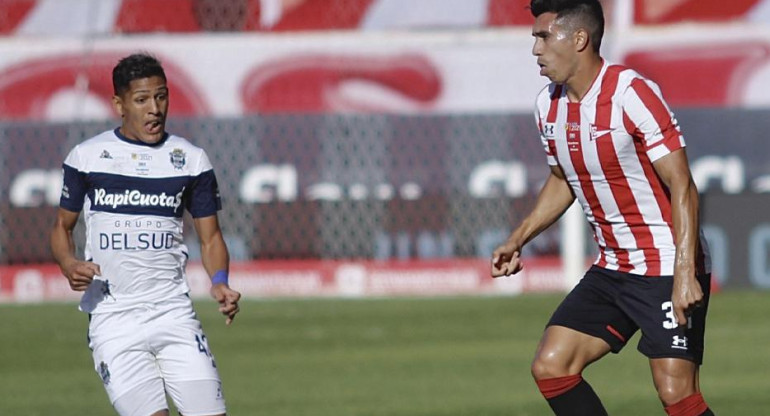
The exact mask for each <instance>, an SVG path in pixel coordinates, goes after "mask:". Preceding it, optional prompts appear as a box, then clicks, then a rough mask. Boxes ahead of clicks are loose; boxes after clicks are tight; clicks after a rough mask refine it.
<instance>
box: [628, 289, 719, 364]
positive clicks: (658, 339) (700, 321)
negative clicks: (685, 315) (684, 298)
mask: <svg viewBox="0 0 770 416" xmlns="http://www.w3.org/2000/svg"><path fill="white" fill-rule="evenodd" d="M698 280H699V282H700V283H701V287H702V290H703V295H704V302H703V305H702V306H701V307H700V308H697V309H695V310H694V311H693V313H692V314H691V315H690V317H689V319H688V323H687V325H683V326H679V325H678V324H677V322H676V317H675V315H674V311H673V304H672V303H671V291H672V288H673V277H671V276H662V277H642V276H633V275H630V276H629V281H630V283H631V284H629V285H628V287H627V292H626V293H624V295H623V297H622V301H621V302H622V306H623V308H624V311H625V312H626V313H627V314H628V315H629V316H631V318H632V319H633V320H634V322H636V323H637V325H639V327H640V328H641V330H642V337H641V339H640V340H639V345H638V349H639V351H640V352H641V353H642V354H644V355H646V356H647V357H649V358H651V359H655V358H681V359H684V360H687V361H692V362H693V363H695V364H698V365H699V364H701V363H702V362H703V347H704V342H703V341H704V335H705V329H706V312H707V311H708V303H709V289H710V280H711V277H710V275H702V276H699V277H698Z"/></svg>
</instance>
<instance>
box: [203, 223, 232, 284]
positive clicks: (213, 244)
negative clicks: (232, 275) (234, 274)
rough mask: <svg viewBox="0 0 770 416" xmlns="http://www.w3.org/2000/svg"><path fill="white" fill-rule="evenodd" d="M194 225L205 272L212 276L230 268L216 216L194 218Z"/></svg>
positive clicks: (228, 257) (225, 246) (228, 256)
mask: <svg viewBox="0 0 770 416" xmlns="http://www.w3.org/2000/svg"><path fill="white" fill-rule="evenodd" d="M194 225H195V232H197V233H198V238H199V239H200V243H201V260H202V261H203V267H204V268H205V269H206V272H207V273H208V274H209V276H213V275H214V273H216V272H217V271H219V270H225V271H227V269H228V267H229V266H230V254H229V253H228V252H227V245H225V240H224V238H223V237H222V231H221V230H220V228H219V221H218V219H217V216H216V215H211V216H208V217H202V218H196V219H195V220H194Z"/></svg>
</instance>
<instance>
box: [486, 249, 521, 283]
mask: <svg viewBox="0 0 770 416" xmlns="http://www.w3.org/2000/svg"><path fill="white" fill-rule="evenodd" d="M520 254H521V245H520V244H518V243H516V242H513V241H506V242H505V244H503V245H501V246H500V247H498V248H496V249H495V251H494V252H493V253H492V277H500V276H510V275H512V274H516V273H518V272H520V271H521V270H522V269H523V268H524V263H522V262H521V258H520V257H519V255H520Z"/></svg>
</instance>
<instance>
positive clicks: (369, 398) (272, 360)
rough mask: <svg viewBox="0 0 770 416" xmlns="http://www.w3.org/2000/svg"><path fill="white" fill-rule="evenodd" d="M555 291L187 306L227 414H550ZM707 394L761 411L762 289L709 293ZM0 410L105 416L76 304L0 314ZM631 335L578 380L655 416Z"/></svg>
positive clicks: (626, 408)
mask: <svg viewBox="0 0 770 416" xmlns="http://www.w3.org/2000/svg"><path fill="white" fill-rule="evenodd" d="M560 298H561V296H557V295H527V296H520V297H516V298H476V297H468V298H451V299H446V298H434V299H379V300H275V301H247V302H244V303H243V305H242V312H241V315H239V317H238V319H237V320H236V321H235V323H234V324H233V326H231V327H225V326H224V323H223V320H222V319H221V318H220V317H219V316H217V313H216V310H215V309H216V308H215V305H214V304H213V303H211V302H202V301H199V302H197V303H196V307H197V310H198V313H199V315H200V317H201V320H202V321H203V324H204V328H205V330H206V332H207V335H208V337H209V340H210V341H209V344H210V346H211V348H212V349H213V350H214V354H215V355H216V357H217V362H218V366H219V369H220V372H221V376H222V378H223V381H224V384H225V395H226V398H227V402H228V408H229V414H230V415H270V416H284V415H285V416H302V415H312V416H326V415H329V416H331V415H334V416H346V415H349V416H376V415H382V416H385V415H388V416H397V415H398V416H428V415H430V416H449V415H453V416H456V415H473V416H498V415H517V416H525V415H548V414H550V413H549V409H548V407H547V405H546V404H545V402H544V401H543V400H542V398H541V396H540V394H539V393H538V391H537V389H536V388H535V385H534V383H533V382H532V381H531V379H530V376H529V361H530V359H531V356H532V351H533V350H534V348H535V345H536V342H537V340H538V338H539V335H540V333H541V331H542V326H543V324H544V323H545V321H546V320H547V318H548V316H549V315H550V312H551V310H552V309H553V308H554V306H555V305H556V304H557V303H558V302H559V300H560ZM709 315H710V321H709V327H708V331H707V353H706V363H705V365H704V367H703V368H702V370H701V374H702V376H701V378H702V380H701V385H702V389H703V391H704V395H705V397H706V398H707V400H708V401H709V403H710V404H711V406H712V408H713V409H714V410H715V412H716V413H717V414H719V415H739V416H740V415H760V414H768V413H769V412H770V410H768V409H770V376H769V375H768V374H770V348H768V346H770V324H769V323H768V317H769V316H770V293H767V292H766V293H762V292H728V293H720V294H718V295H716V296H714V297H713V298H712V305H711V308H710V311H709ZM0 316H2V320H0V336H2V341H1V343H0V353H1V354H0V374H1V375H2V376H1V377H0V415H16V414H19V415H27V416H34V415H52V414H54V415H59V416H67V415H110V414H114V412H113V411H112V408H111V406H110V405H109V403H108V401H107V396H106V394H105V393H104V391H103V389H102V385H101V381H100V379H99V378H98V377H97V375H96V373H95V372H94V371H93V370H92V362H91V357H90V352H89V350H88V348H87V347H86V326H87V322H86V321H87V318H86V316H85V315H84V314H82V313H80V312H78V311H77V310H76V307H75V305H73V304H46V305H30V306H12V305H6V306H1V307H0ZM635 348H636V339H634V340H632V344H631V345H630V346H629V347H628V348H626V350H625V351H623V352H622V353H621V354H619V355H610V356H608V357H606V358H605V359H604V360H602V361H601V362H599V363H596V364H595V365H594V366H592V367H591V368H589V369H588V370H587V371H586V372H585V373H584V376H585V377H586V378H587V379H588V380H589V381H590V382H591V383H592V385H593V386H594V388H595V390H596V391H597V392H598V393H599V395H600V396H601V397H602V399H603V400H604V403H605V405H606V407H607V408H608V411H609V413H610V414H611V415H628V416H649V415H664V413H663V411H662V409H661V406H660V404H659V403H658V401H657V399H656V396H655V392H654V389H653V387H652V383H651V381H650V376H649V369H648V366H647V361H646V359H645V358H644V357H643V356H642V355H640V354H639V353H638V352H637V351H636V349H635Z"/></svg>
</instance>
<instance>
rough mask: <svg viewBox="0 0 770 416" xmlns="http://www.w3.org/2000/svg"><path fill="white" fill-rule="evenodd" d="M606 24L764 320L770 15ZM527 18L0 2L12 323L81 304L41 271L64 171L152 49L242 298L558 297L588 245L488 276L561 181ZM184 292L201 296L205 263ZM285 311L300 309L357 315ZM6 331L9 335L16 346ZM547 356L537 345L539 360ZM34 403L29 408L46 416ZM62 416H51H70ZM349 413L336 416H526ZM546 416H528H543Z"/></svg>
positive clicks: (632, 18) (749, 9)
mask: <svg viewBox="0 0 770 416" xmlns="http://www.w3.org/2000/svg"><path fill="white" fill-rule="evenodd" d="M603 3H604V5H605V9H606V10H605V11H606V13H607V21H608V30H607V33H606V37H605V42H604V45H603V54H604V56H605V57H606V58H608V59H609V60H611V61H613V62H617V63H624V64H628V65H629V66H632V67H634V68H635V69H637V70H639V71H640V72H642V73H643V74H645V75H647V76H649V77H650V78H652V79H653V80H655V81H656V82H658V83H659V84H660V85H661V87H662V89H663V92H664V94H665V97H666V99H667V100H668V103H669V104H670V105H671V106H672V107H673V109H674V111H675V113H676V114H677V118H678V119H679V121H680V124H681V126H682V128H683V131H684V133H685V138H686V140H687V141H688V144H690V147H689V148H688V154H689V157H690V162H691V166H692V169H693V175H694V176H695V180H696V182H697V184H698V186H699V189H700V191H701V192H702V198H703V201H702V210H703V212H702V216H703V224H704V230H705V232H706V234H707V238H708V239H709V242H710V244H711V248H712V253H713V256H714V259H713V261H714V276H715V281H714V286H715V287H717V288H718V289H720V290H724V291H725V292H733V293H725V294H724V295H720V296H725V297H726V299H733V302H734V303H735V304H741V299H743V297H742V296H744V295H745V296H750V297H752V299H757V297H759V299H761V296H762V295H763V294H764V293H765V292H764V290H767V289H770V256H768V254H769V252H770V217H768V214H767V212H768V210H767V207H768V206H770V197H769V196H768V192H770V158H769V157H768V155H770V141H768V140H767V139H766V136H767V134H768V133H767V132H768V131H770V88H768V85H770V0H734V1H730V2H725V1H722V0H614V1H612V0H610V1H604V2H603ZM527 5H528V0H0V303H5V304H20V305H21V306H20V307H19V309H17V308H16V307H11V306H4V307H3V308H2V309H0V310H3V312H2V313H3V314H4V315H5V314H6V313H8V314H11V315H12V314H13V313H21V314H22V315H25V314H27V313H29V314H34V313H40V314H43V316H50V314H51V313H52V312H51V310H52V309H49V308H54V309H53V310H55V311H57V312H54V313H53V314H54V315H57V316H62V315H66V314H65V313H63V312H61V310H59V309H55V308H56V307H55V305H49V303H51V302H58V301H67V302H68V301H72V300H75V299H77V297H78V294H76V293H73V292H71V291H70V290H69V288H68V286H67V284H66V282H65V280H64V279H63V278H62V277H61V276H60V274H59V271H58V268H57V267H56V266H54V265H53V264H52V259H51V256H50V253H49V250H48V240H47V233H48V229H49V227H50V225H51V222H52V220H53V217H54V213H55V209H56V205H57V203H58V198H59V192H60V186H61V174H60V165H61V162H62V160H63V158H64V156H65V155H66V152H67V151H68V150H69V149H70V148H71V147H72V146H73V145H74V144H76V143H78V142H80V141H82V140H84V139H86V138H88V137H90V136H92V135H94V134H96V133H98V132H101V131H103V130H106V129H108V128H113V127H114V126H115V125H116V123H117V119H116V118H115V117H114V114H113V112H112V109H111V106H110V97H111V94H112V86H111V79H110V73H111V69H112V67H113V66H114V65H115V63H116V62H117V59H119V58H120V57H122V56H125V55H127V54H129V53H132V52H135V51H148V52H150V53H152V54H154V55H156V56H157V57H159V58H160V59H161V61H162V62H163V63H164V66H165V68H166V71H167V76H168V78H169V84H170V88H171V102H172V104H171V110H170V121H169V124H168V130H169V131H171V132H173V133H176V134H178V135H182V136H185V137H188V138H190V139H191V140H192V141H193V142H194V143H196V144H198V145H200V146H202V147H204V148H206V149H207V151H208V153H209V155H210V157H211V159H212V162H213V164H214V166H215V169H216V171H217V175H218V178H219V182H220V186H221V190H222V196H223V202H224V205H225V208H224V211H223V212H222V214H221V215H220V218H221V222H222V227H223V230H224V232H225V234H226V238H227V241H228V244H229V247H230V250H231V256H232V258H233V266H232V269H233V270H232V279H231V280H232V284H233V286H235V287H237V288H238V289H240V290H241V291H242V292H243V293H244V295H245V296H246V297H247V298H249V299H252V300H264V299H275V298H281V299H283V298H295V297H300V298H309V297H310V298H317V297H323V298H329V297H331V298H335V299H337V298H341V297H343V298H367V299H369V298H372V297H393V296H398V295H406V296H410V297H415V296H417V297H423V296H436V295H442V297H443V299H445V301H446V302H449V303H448V304H446V305H445V306H446V307H451V308H454V307H456V306H457V305H454V304H453V303H452V302H454V301H452V300H450V298H447V296H457V295H504V296H513V295H518V294H522V293H532V292H557V293H558V292H560V291H563V290H564V289H566V288H567V287H569V285H570V284H572V282H574V281H575V279H577V278H579V272H575V267H574V266H573V267H569V265H566V266H565V264H563V262H562V259H563V258H565V257H566V258H572V259H574V258H577V259H578V268H580V265H581V264H583V263H585V262H590V261H591V260H592V257H593V254H592V253H591V252H590V248H591V244H592V243H590V242H589V241H588V239H589V238H590V237H589V236H588V235H587V234H585V233H582V232H578V233H577V234H575V235H573V234H566V237H565V232H564V230H565V229H566V228H568V227H567V226H566V225H564V224H560V225H559V226H556V227H554V228H553V229H551V230H549V231H548V232H546V233H545V234H543V235H542V236H540V237H539V238H538V239H536V240H535V241H534V242H533V243H532V244H531V245H530V246H529V247H528V248H527V251H526V253H525V255H526V257H527V258H528V263H527V269H526V270H525V273H523V275H522V276H519V277H517V278H509V279H499V280H495V281H493V280H492V279H491V278H490V277H489V270H488V258H489V254H490V253H491V250H492V249H493V248H494V247H495V246H496V245H497V244H498V243H500V242H501V241H502V240H503V239H504V238H505V236H507V234H508V233H509V232H510V229H511V226H512V225H514V224H515V223H517V222H518V221H519V220H520V219H521V218H522V215H524V214H525V213H526V211H527V210H528V208H529V207H530V206H531V204H532V203H533V200H534V197H535V195H536V192H537V191H538V190H539V187H540V184H541V182H542V180H543V179H544V178H545V175H546V173H547V167H546V165H545V158H544V157H543V154H542V153H543V152H542V149H541V148H540V144H539V140H538V139H537V136H536V131H535V126H534V123H533V118H532V115H531V111H532V104H533V102H534V97H535V95H536V93H537V92H538V91H539V90H540V88H542V86H544V85H545V83H546V80H545V79H544V78H541V77H539V75H538V71H537V67H536V65H535V61H534V58H533V57H532V56H531V54H530V50H531V45H532V40H531V36H530V27H529V25H530V23H531V22H532V18H531V16H530V14H529V12H528V10H527V9H526V6H527ZM190 231H192V230H190ZM578 231H581V226H578ZM583 231H585V230H583ZM188 237H189V241H188V244H189V246H191V248H192V250H191V252H192V253H195V252H196V251H197V250H196V243H195V237H194V235H193V234H192V232H190V233H188ZM582 247H586V250H585V251H583V249H582ZM188 278H189V280H190V282H191V285H192V287H193V291H194V293H195V294H196V295H198V296H203V295H205V294H206V292H207V287H208V283H207V280H206V279H207V278H206V276H205V274H204V273H203V271H202V268H201V267H200V266H199V265H198V264H197V263H196V261H195V258H194V257H193V258H192V262H191V264H190V266H189V267H188ZM746 289H749V290H752V291H755V293H751V294H750V295H749V294H748V293H746V292H744V291H745V290H746ZM548 296H550V295H546V297H545V298H537V299H545V301H544V302H545V303H546V305H548V306H552V304H553V302H554V300H555V299H557V298H552V297H548ZM730 296H732V298H730ZM474 299H475V300H468V302H479V301H480V300H481V301H483V300H484V299H488V298H485V297H482V298H474ZM282 302H288V303H287V304H286V305H287V308H288V309H290V310H294V309H297V308H299V309H302V308H303V307H307V308H309V309H315V308H322V307H323V306H319V305H327V306H328V305H330V304H327V303H324V302H332V303H331V305H337V306H339V305H340V304H339V303H335V301H318V302H320V303H319V305H316V304H312V303H303V302H300V303H293V301H288V300H284V301H282ZM369 302H371V304H372V305H379V302H382V301H380V300H377V301H375V300H370V301H369ZM431 302H439V303H433V304H432V305H441V303H440V302H441V301H440V300H439V299H433V300H432V301H431ZM522 302H524V301H522ZM526 302H531V300H527V301H526ZM41 303H42V305H40V304H41ZM343 304H344V302H343ZM473 304H474V305H476V304H475V303H473ZM750 304H751V305H761V304H762V302H761V301H756V302H753V303H750ZM267 305H268V306H271V305H272V306H274V305H275V303H271V302H268V303H267ZM298 305H299V306H298ZM310 305H313V306H310ZM353 305H357V303H354V304H353ZM70 307H71V305H70ZM479 307H480V306H479ZM341 308H342V309H343V310H355V309H356V308H355V307H353V306H351V305H350V304H348V305H347V306H344V307H341ZM436 308H438V307H437V306H436ZM276 309H280V308H276ZM267 310H270V307H267ZM375 310H376V308H375ZM404 310H405V311H411V310H414V311H415V312H414V313H415V314H416V315H415V316H417V315H419V314H421V313H425V311H420V310H419V308H410V307H405V308H404ZM499 310H503V311H506V313H512V311H510V310H506V309H505V308H503V307H499V308H497V307H493V308H492V310H488V311H486V312H485V313H486V314H491V315H484V314H481V315H479V316H480V318H479V319H492V318H494V319H506V318H503V317H501V316H497V315H496V313H497V312H499ZM19 311H21V312H19ZM434 312H435V311H434ZM520 312H521V311H517V312H515V313H520ZM255 313H258V312H255ZM351 313H359V314H360V313H362V312H361V311H356V312H351ZM435 313H437V312H435ZM547 313H548V308H544V311H543V312H542V316H538V319H539V320H538V321H537V325H539V326H542V323H543V322H544V321H545V319H546V318H547ZM437 314H438V313H437ZM66 316H70V315H66ZM409 316H410V315H406V316H404V317H403V319H407V320H410V319H411V318H410V317H409ZM437 316H438V315H437ZM254 319H257V318H254ZM243 320H244V321H246V322H249V321H248V318H244V319H243ZM33 321H34V319H33ZM41 321H46V320H45V319H41ZM344 321H345V320H344V319H343V320H342V321H340V322H344ZM217 324H218V322H217ZM260 324H261V325H264V324H265V322H261V323H260ZM41 325H45V324H43V323H41ZM49 325H50V324H49ZM84 325H85V324H83V325H81V326H80V327H79V328H81V329H82V328H84ZM426 325H430V324H429V323H426ZM54 327H55V328H62V327H66V326H60V325H54ZM33 329H34V328H33ZM509 329H510V328H509ZM2 330H3V331H0V333H2V334H4V336H5V334H6V332H5V331H9V335H8V336H10V337H12V336H13V335H10V331H18V328H13V327H11V326H5V327H3V328H2ZM41 330H42V329H41ZM747 330H749V329H748V328H747ZM751 330H752V331H757V330H760V331H761V328H757V327H753V328H752V329H751ZM490 331H492V330H491V329H490ZM450 332H451V331H450ZM57 333H59V332H57ZM754 333H756V332H754ZM229 334H230V333H229ZM229 334H228V335H222V337H228V336H232V335H229ZM79 335H80V334H76V336H79ZM316 335H317V334H316ZM61 336H62V337H64V336H65V335H63V333H62V335H61ZM67 336H69V335H67ZM308 336H309V337H310V338H311V339H313V336H315V335H313V333H310V335H308ZM536 336H537V334H536V333H532V337H533V339H535V340H536ZM758 336H759V335H758ZM764 336H765V337H766V338H762V337H760V338H758V339H760V340H761V339H764V340H765V341H766V342H770V334H768V333H767V330H766V329H765V331H764ZM211 338H212V339H213V340H214V341H213V343H214V344H216V342H217V341H216V340H217V336H211ZM23 339H24V338H23V337H22V340H21V341H19V342H23ZM249 341H253V340H246V341H245V342H249ZM78 342H79V343H80V340H79V338H78ZM261 342H265V340H261ZM533 342H534V341H533V340H529V339H528V340H527V343H523V348H524V351H525V352H526V354H529V353H530V350H531V349H532V348H534V344H533ZM725 342H726V343H727V342H729V341H728V340H727V339H726V340H725ZM766 342H765V343H766ZM222 344H226V342H225V341H222ZM354 344H355V342H354ZM20 345H24V344H20ZM760 345H761V344H760ZM81 347H82V349H85V347H84V346H82V345H78V346H77V348H81ZM22 348H23V347H22ZM221 348H223V349H225V348H227V346H226V345H223V346H222V347H221ZM253 350H254V351H255V352H256V351H259V343H258V342H257V343H256V344H255V345H254V346H253ZM84 353H87V351H85V352H84ZM481 353H482V352H479V354H481ZM2 355H3V356H6V364H8V363H11V362H12V361H11V360H10V359H9V358H8V356H9V350H6V351H4V352H3V354H2ZM10 356H12V354H10ZM24 359H33V360H41V359H43V360H45V359H44V358H42V357H41V356H36V357H34V358H23V359H22V360H24ZM83 360H84V361H82V360H81V361H80V364H84V362H88V361H89V359H88V358H87V356H83ZM224 365H227V364H224ZM238 365H241V364H238ZM80 367H82V365H81V366H80ZM0 368H3V367H2V366H0ZM86 370H87V369H86ZM73 371H74V370H73ZM223 371H224V370H223ZM14 374H15V373H14ZM521 374H522V375H523V376H526V367H524V369H523V373H521ZM16 375H17V376H19V374H16ZM88 377H89V379H88V380H89V383H91V384H89V386H92V387H94V386H95V387H98V382H97V381H96V380H97V379H96V378H95V377H91V374H90V373H89V374H88ZM506 377H507V378H504V380H505V381H506V382H510V381H511V378H512V375H508V376H506ZM439 378H441V379H443V378H444V376H440V377H439ZM522 378H526V377H522ZM517 382H518V378H517ZM93 383H97V384H93ZM525 385H528V384H526V382H525ZM645 386H646V384H645ZM765 387H766V384H765ZM8 388H11V387H8ZM2 390H4V391H9V390H7V389H2ZM11 391H12V388H11ZM645 391H646V392H647V393H650V394H651V393H652V392H651V390H650V391H648V390H645ZM97 393H98V395H97V396H95V397H96V399H95V400H102V401H106V400H104V399H103V397H102V396H103V393H102V392H101V391H99V392H97ZM536 396H537V395H536V392H528V393H527V397H530V398H534V399H537V397H536ZM8 397H13V395H9V396H8ZM236 400H237V399H236ZM276 400H279V399H276ZM766 400H767V398H765V403H767V401H766ZM28 405H29V406H31V407H29V406H26V405H24V404H17V405H16V406H17V407H14V408H12V409H13V410H26V411H27V413H28V414H36V413H34V411H33V412H32V413H29V409H32V408H35V407H34V404H29V403H28ZM541 405H542V404H541V403H540V402H539V401H537V404H536V405H533V406H541ZM2 406H3V405H2V404H0V409H2ZM47 406H52V407H44V408H40V409H44V410H51V409H57V410H58V409H59V407H56V406H57V405H54V404H49V405H47ZM276 406H277V405H276ZM542 406H544V405H542ZM38 408H39V407H38ZM247 408H248V407H243V408H241V409H247ZM396 408H397V406H396ZM642 408H644V407H643V406H642ZM652 408H654V409H657V407H652ZM350 409H355V410H350ZM350 409H347V410H345V411H339V410H340V409H337V410H338V411H337V412H336V414H410V415H416V414H425V415H428V414H433V415H436V414H510V413H507V412H505V411H501V412H499V413H496V412H494V411H490V412H488V413H484V412H481V411H474V410H472V408H469V409H467V411H460V412H452V411H449V410H445V411H439V410H435V409H434V410H430V408H429V407H426V408H425V409H428V410H425V409H423V410H420V411H415V412H413V413H410V412H408V411H404V412H402V413H399V412H398V411H397V410H393V411H392V412H390V413H388V412H387V411H385V410H383V411H382V412H381V413H377V412H376V411H375V410H373V409H376V407H375V408H369V409H368V410H365V409H366V407H365V406H364V407H363V408H357V407H355V406H353V407H351V408H350ZM362 409H364V410H362ZM534 409H541V410H542V409H543V408H540V407H534ZM381 410H382V408H381ZM476 410H478V409H476ZM531 412H532V413H527V412H526V411H524V410H522V411H521V412H519V413H514V414H543V413H539V411H538V410H532V411H531ZM0 413H5V412H0ZM43 413H45V412H44V411H43V410H41V411H40V414H43ZM97 413H98V412H97ZM241 413H242V414H256V413H253V412H250V411H243V412H241ZM760 413H761V412H760ZM60 414H62V413H60ZM72 414H76V413H74V411H73V413H72ZM268 414H325V413H323V412H319V413H312V412H311V413H303V411H299V410H295V412H294V413H291V412H287V413H281V412H279V411H277V410H274V411H271V412H269V413H268ZM330 414H331V413H330ZM639 414H648V413H639ZM735 414H749V413H748V412H746V413H740V412H739V413H735Z"/></svg>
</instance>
